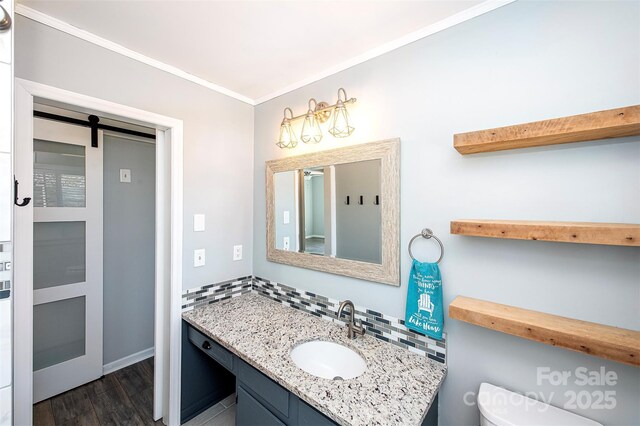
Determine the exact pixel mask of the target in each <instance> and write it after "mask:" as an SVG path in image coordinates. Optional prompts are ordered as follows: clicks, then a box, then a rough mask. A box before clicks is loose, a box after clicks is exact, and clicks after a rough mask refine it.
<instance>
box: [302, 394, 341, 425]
mask: <svg viewBox="0 0 640 426" xmlns="http://www.w3.org/2000/svg"><path fill="white" fill-rule="evenodd" d="M298 423H299V424H300V425H303V426H329V425H335V423H334V422H333V420H331V419H330V418H328V417H325V416H324V415H323V414H320V412H319V411H317V410H316V409H315V408H312V407H311V406H309V405H307V404H306V403H304V402H303V401H302V400H300V404H299V406H298Z"/></svg>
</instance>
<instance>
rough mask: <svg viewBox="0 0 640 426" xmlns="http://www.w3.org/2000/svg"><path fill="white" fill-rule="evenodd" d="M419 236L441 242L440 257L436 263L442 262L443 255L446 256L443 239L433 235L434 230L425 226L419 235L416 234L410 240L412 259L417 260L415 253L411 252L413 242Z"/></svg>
mask: <svg viewBox="0 0 640 426" xmlns="http://www.w3.org/2000/svg"><path fill="white" fill-rule="evenodd" d="M418 237H422V238H426V239H427V240H428V239H429V238H433V239H435V240H436V241H437V242H438V244H440V257H439V258H438V260H436V263H440V261H441V260H442V256H444V246H443V245H442V241H440V238H438V237H436V236H435V235H433V232H432V231H431V229H429V228H424V229H423V230H422V232H421V233H419V234H418V235H416V236H414V237H413V238H411V240H410V241H409V256H410V257H411V259H413V260H416V258H415V257H413V253H411V245H412V244H413V242H414V241H415V239H416V238H418Z"/></svg>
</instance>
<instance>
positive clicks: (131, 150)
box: [103, 135, 156, 364]
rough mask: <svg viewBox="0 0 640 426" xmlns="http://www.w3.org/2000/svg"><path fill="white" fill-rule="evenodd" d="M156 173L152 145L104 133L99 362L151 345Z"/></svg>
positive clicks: (105, 361)
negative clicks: (123, 173) (123, 178)
mask: <svg viewBox="0 0 640 426" xmlns="http://www.w3.org/2000/svg"><path fill="white" fill-rule="evenodd" d="M120 169H130V170H131V183H121V182H120ZM155 173H156V154H155V144H152V143H146V142H139V141H134V140H131V139H125V138H121V137H117V136H106V135H105V137H104V183H103V185H104V192H103V196H104V218H103V219H104V291H103V293H104V337H103V339H104V348H103V353H104V359H103V362H104V364H108V363H110V362H113V361H117V360H119V359H121V358H124V357H126V356H129V355H132V354H135V353H136V352H140V351H143V350H145V349H148V348H151V347H153V322H154V297H155V296H154V294H155V246H154V244H155Z"/></svg>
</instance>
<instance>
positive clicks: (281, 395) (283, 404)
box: [237, 362, 289, 417]
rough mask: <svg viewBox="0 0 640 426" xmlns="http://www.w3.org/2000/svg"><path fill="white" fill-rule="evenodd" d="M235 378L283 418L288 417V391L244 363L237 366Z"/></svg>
mask: <svg viewBox="0 0 640 426" xmlns="http://www.w3.org/2000/svg"><path fill="white" fill-rule="evenodd" d="M237 377H238V379H239V380H240V381H241V382H243V383H244V384H245V385H246V387H247V388H248V389H251V390H252V391H253V392H254V393H255V394H256V395H258V396H259V397H260V398H262V399H264V400H265V402H267V403H268V404H270V405H271V406H272V407H273V408H275V409H276V410H278V411H279V412H280V413H281V414H282V415H283V416H285V417H289V391H287V390H286V389H284V388H283V387H281V386H280V385H278V384H276V383H275V382H273V381H272V380H271V379H270V378H268V377H267V376H265V375H264V374H262V373H260V372H258V370H256V369H255V368H253V367H251V366H250V365H248V364H246V363H244V362H240V365H239V366H238V376H237Z"/></svg>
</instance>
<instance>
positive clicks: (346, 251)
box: [274, 159, 384, 264]
mask: <svg viewBox="0 0 640 426" xmlns="http://www.w3.org/2000/svg"><path fill="white" fill-rule="evenodd" d="M380 172H381V160H380V159H376V160H367V161H358V162H352V163H344V164H330V165H326V166H320V167H310V168H304V169H298V170H291V171H285V172H279V173H275V175H274V188H275V217H276V227H275V228H276V248H277V249H279V250H286V251H296V252H301V253H310V254H314V255H319V256H329V257H336V258H340V259H349V260H359V261H363V262H369V263H377V264H380V263H381V262H382V247H381V246H382V224H381V205H382V203H383V202H384V200H383V199H382V197H381V194H380V192H381V191H380V189H381V185H380Z"/></svg>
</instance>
